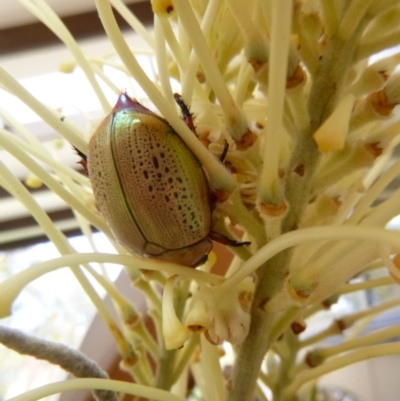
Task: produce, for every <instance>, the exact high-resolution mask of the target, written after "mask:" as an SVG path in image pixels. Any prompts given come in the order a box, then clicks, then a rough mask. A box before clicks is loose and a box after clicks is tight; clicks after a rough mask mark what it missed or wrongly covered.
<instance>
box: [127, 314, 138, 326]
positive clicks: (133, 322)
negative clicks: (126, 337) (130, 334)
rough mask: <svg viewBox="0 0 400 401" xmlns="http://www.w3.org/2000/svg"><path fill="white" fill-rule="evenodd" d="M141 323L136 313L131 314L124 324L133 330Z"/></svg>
mask: <svg viewBox="0 0 400 401" xmlns="http://www.w3.org/2000/svg"><path fill="white" fill-rule="evenodd" d="M139 321H140V317H139V316H138V315H135V314H134V313H131V314H129V316H128V317H127V318H126V319H125V320H124V324H125V325H126V326H128V327H129V329H133V328H134V327H135V326H136V325H137V324H138V323H139Z"/></svg>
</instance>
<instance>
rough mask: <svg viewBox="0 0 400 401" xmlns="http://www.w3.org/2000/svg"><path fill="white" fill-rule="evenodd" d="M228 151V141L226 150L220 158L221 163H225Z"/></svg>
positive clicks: (225, 144)
mask: <svg viewBox="0 0 400 401" xmlns="http://www.w3.org/2000/svg"><path fill="white" fill-rule="evenodd" d="M228 149H229V143H228V141H225V143H224V150H223V151H222V153H221V156H220V157H219V160H220V161H221V163H223V162H224V161H225V158H226V155H227V154H228Z"/></svg>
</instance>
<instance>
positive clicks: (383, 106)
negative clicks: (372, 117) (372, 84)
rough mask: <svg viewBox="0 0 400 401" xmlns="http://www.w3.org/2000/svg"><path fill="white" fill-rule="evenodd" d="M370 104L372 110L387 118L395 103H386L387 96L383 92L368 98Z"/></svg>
mask: <svg viewBox="0 0 400 401" xmlns="http://www.w3.org/2000/svg"><path fill="white" fill-rule="evenodd" d="M370 102H371V105H372V107H373V108H374V110H375V111H376V112H377V113H378V114H380V115H381V116H389V115H390V114H391V113H392V110H393V109H394V108H395V107H396V106H397V103H388V99H387V96H386V94H385V92H384V91H383V90H381V91H379V92H375V93H373V94H372V95H371V96H370Z"/></svg>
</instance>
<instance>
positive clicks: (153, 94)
mask: <svg viewBox="0 0 400 401" xmlns="http://www.w3.org/2000/svg"><path fill="white" fill-rule="evenodd" d="M96 6H97V10H98V12H99V15H100V18H101V20H102V23H103V26H104V29H105V30H106V32H107V35H108V37H109V38H110V40H111V42H112V43H113V45H114V48H115V50H116V52H117V53H118V55H119V56H120V58H121V60H122V61H123V63H124V64H125V65H126V68H127V69H128V71H129V72H130V74H131V75H132V76H133V77H134V78H135V80H136V81H137V82H138V83H139V84H140V86H141V87H142V88H143V90H144V91H145V92H146V93H147V95H148V96H149V98H150V100H151V101H152V102H153V103H154V105H155V106H156V107H157V108H158V110H159V111H160V112H161V114H162V115H163V116H164V117H166V118H167V119H168V122H169V123H170V124H171V126H172V127H173V128H174V129H175V130H176V131H177V133H178V134H179V135H180V136H181V137H182V139H183V141H184V142H185V143H186V145H187V146H188V147H189V149H190V150H191V151H192V152H193V154H194V155H196V157H197V158H198V159H199V160H200V162H201V163H202V164H203V166H204V168H205V169H206V170H207V171H208V172H209V173H210V179H211V182H212V184H213V186H214V187H215V188H218V189H222V190H226V191H228V192H230V191H231V190H232V188H233V186H234V181H233V177H232V175H231V174H230V173H229V172H228V170H227V169H226V168H225V167H224V166H223V165H222V163H220V162H219V160H218V159H217V158H216V157H215V156H214V155H212V154H211V153H210V152H209V151H208V150H207V149H205V148H204V147H203V146H199V141H198V139H197V138H196V137H195V136H194V135H193V132H192V131H191V130H190V129H189V128H188V127H187V125H186V124H185V123H184V122H183V121H182V119H181V118H180V117H179V115H178V114H177V112H176V109H175V108H174V106H173V105H171V104H169V102H168V101H167V100H166V99H165V98H164V97H163V96H162V94H161V93H160V92H159V90H158V89H157V87H156V86H155V85H154V84H153V83H152V82H151V80H150V79H149V78H148V77H147V75H146V73H145V72H144V71H143V69H142V68H141V67H140V65H139V63H138V62H137V60H136V58H135V57H134V55H133V54H132V52H131V50H130V49H129V47H128V45H127V43H126V41H125V39H124V38H123V36H122V34H121V31H120V29H119V28H118V25H117V22H116V21H115V17H114V15H113V13H112V10H111V6H110V4H109V2H108V1H107V0H96ZM0 78H1V77H0Z"/></svg>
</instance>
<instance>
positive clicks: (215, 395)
mask: <svg viewBox="0 0 400 401" xmlns="http://www.w3.org/2000/svg"><path fill="white" fill-rule="evenodd" d="M200 344H201V351H202V353H201V357H200V364H201V366H202V371H203V374H204V381H205V382H206V383H212V386H209V387H208V391H207V392H208V395H209V397H208V399H209V400H221V401H222V400H223V399H224V398H225V397H224V396H225V386H224V381H223V376H222V372H221V366H220V364H219V350H218V348H217V347H215V346H214V345H212V344H210V343H209V342H208V340H206V338H205V336H201V337H200Z"/></svg>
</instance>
